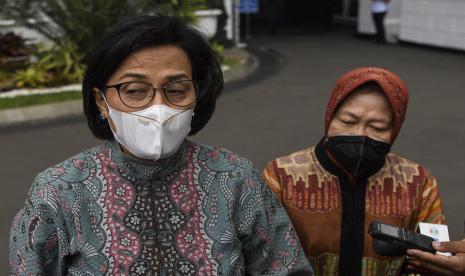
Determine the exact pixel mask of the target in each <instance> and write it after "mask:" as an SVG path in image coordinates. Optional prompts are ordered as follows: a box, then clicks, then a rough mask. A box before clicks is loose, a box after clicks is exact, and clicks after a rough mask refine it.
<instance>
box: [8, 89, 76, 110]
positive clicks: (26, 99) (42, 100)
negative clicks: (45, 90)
mask: <svg viewBox="0 0 465 276" xmlns="http://www.w3.org/2000/svg"><path fill="white" fill-rule="evenodd" d="M77 99H82V93H81V91H71V92H60V93H52V94H43V95H40V94H35V95H27V96H17V97H12V98H2V99H0V109H9V108H18V107H27V106H33V105H39V104H48V103H56V102H64V101H69V100H77Z"/></svg>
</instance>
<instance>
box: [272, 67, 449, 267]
mask: <svg viewBox="0 0 465 276" xmlns="http://www.w3.org/2000/svg"><path fill="white" fill-rule="evenodd" d="M407 103H408V91H407V87H406V85H405V84H404V82H403V81H402V80H401V79H400V78H399V77H398V76H397V75H396V74H394V73H392V72H390V71H388V70H385V69H381V68H358V69H354V70H352V71H350V72H347V73H346V74H344V75H343V76H342V77H341V78H340V79H339V80H338V81H337V83H336V86H335V88H334V90H333V93H332V95H331V96H330V99H329V103H328V106H327V109H326V116H325V133H324V137H323V138H322V139H321V140H320V142H319V143H318V144H317V145H316V146H312V147H309V148H306V149H303V150H300V151H297V152H295V153H292V154H289V155H287V156H283V157H280V158H277V159H275V160H273V161H271V162H270V163H269V164H268V166H267V167H266V168H265V170H264V171H263V176H264V178H265V181H266V182H267V183H268V184H269V186H270V187H271V188H272V189H273V190H274V191H275V192H276V194H277V195H278V197H279V198H280V199H281V201H282V202H283V204H284V206H285V208H286V209H287V211H288V214H289V216H290V217H291V220H292V221H293V223H294V226H295V228H296V231H297V233H298V235H299V238H300V241H301V242H302V245H303V247H304V250H305V253H306V254H307V257H308V258H309V259H310V261H311V263H312V266H313V269H314V270H315V274H317V275H337V274H338V273H339V275H383V276H384V275H398V273H399V271H400V270H401V269H402V266H403V261H404V258H402V257H397V258H396V257H383V256H379V255H376V254H375V252H374V250H373V248H372V238H371V236H370V235H369V234H368V233H367V230H368V226H369V224H370V222H371V221H373V220H377V221H382V222H384V223H388V224H394V225H398V226H401V227H404V228H408V229H412V230H413V229H414V227H415V224H416V223H417V222H430V223H445V221H444V215H443V212H442V204H441V198H440V196H439V192H438V187H437V184H436V180H435V178H434V177H433V175H432V174H431V173H430V171H429V170H428V169H426V168H425V167H423V166H421V165H419V164H417V163H415V162H413V161H410V160H408V159H406V158H403V157H401V156H399V155H397V154H394V153H390V148H391V146H392V144H393V143H394V141H395V139H396V137H397V135H398V134H399V131H400V128H401V126H402V123H403V121H404V118H405V113H406V111H407ZM386 253H388V254H391V253H389V252H386Z"/></svg>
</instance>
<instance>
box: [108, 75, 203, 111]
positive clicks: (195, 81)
mask: <svg viewBox="0 0 465 276" xmlns="http://www.w3.org/2000/svg"><path fill="white" fill-rule="evenodd" d="M182 81H191V82H192V84H193V85H194V90H195V100H194V101H193V102H192V103H190V104H188V105H177V104H174V103H172V102H171V101H170V100H169V99H168V97H167V96H166V87H167V86H168V85H169V84H172V83H176V82H182ZM128 83H143V84H147V85H149V86H150V87H152V91H153V92H152V97H153V96H154V95H155V93H156V90H157V89H161V90H162V92H163V97H165V99H166V100H167V101H168V102H169V103H170V104H172V105H174V106H177V107H186V106H190V105H191V104H193V103H194V102H195V101H197V99H198V97H199V88H200V84H201V83H202V82H201V81H197V80H174V81H169V82H167V83H165V84H164V85H163V86H162V87H155V86H153V85H152V84H151V83H148V82H144V81H125V82H121V83H117V84H112V85H105V86H104V89H103V90H104V92H106V91H107V89H108V88H115V89H116V92H118V97H119V99H120V100H121V102H122V103H123V104H124V105H125V106H127V107H129V108H144V107H146V106H148V105H149V104H150V103H151V101H149V102H148V103H147V104H145V105H143V106H138V107H134V106H130V105H128V104H126V103H125V102H124V101H123V98H121V94H120V92H119V89H120V87H121V86H123V85H125V84H128Z"/></svg>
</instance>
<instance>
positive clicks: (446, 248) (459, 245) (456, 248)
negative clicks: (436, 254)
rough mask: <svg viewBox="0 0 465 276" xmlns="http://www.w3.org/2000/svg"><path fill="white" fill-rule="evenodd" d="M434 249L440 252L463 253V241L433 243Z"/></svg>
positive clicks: (464, 243)
mask: <svg viewBox="0 0 465 276" xmlns="http://www.w3.org/2000/svg"><path fill="white" fill-rule="evenodd" d="M433 247H434V249H436V250H438V251H441V252H451V253H465V240H462V241H451V242H433Z"/></svg>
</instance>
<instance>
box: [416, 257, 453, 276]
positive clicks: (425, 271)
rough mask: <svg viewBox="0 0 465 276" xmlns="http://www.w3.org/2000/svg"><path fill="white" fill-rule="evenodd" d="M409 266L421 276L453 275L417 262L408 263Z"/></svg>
mask: <svg viewBox="0 0 465 276" xmlns="http://www.w3.org/2000/svg"><path fill="white" fill-rule="evenodd" d="M410 265H411V267H413V269H415V270H417V271H419V272H421V274H422V275H454V274H453V272H451V271H449V270H446V269H443V268H441V267H437V266H435V265H432V264H429V263H426V262H421V261H419V260H412V261H410Z"/></svg>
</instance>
